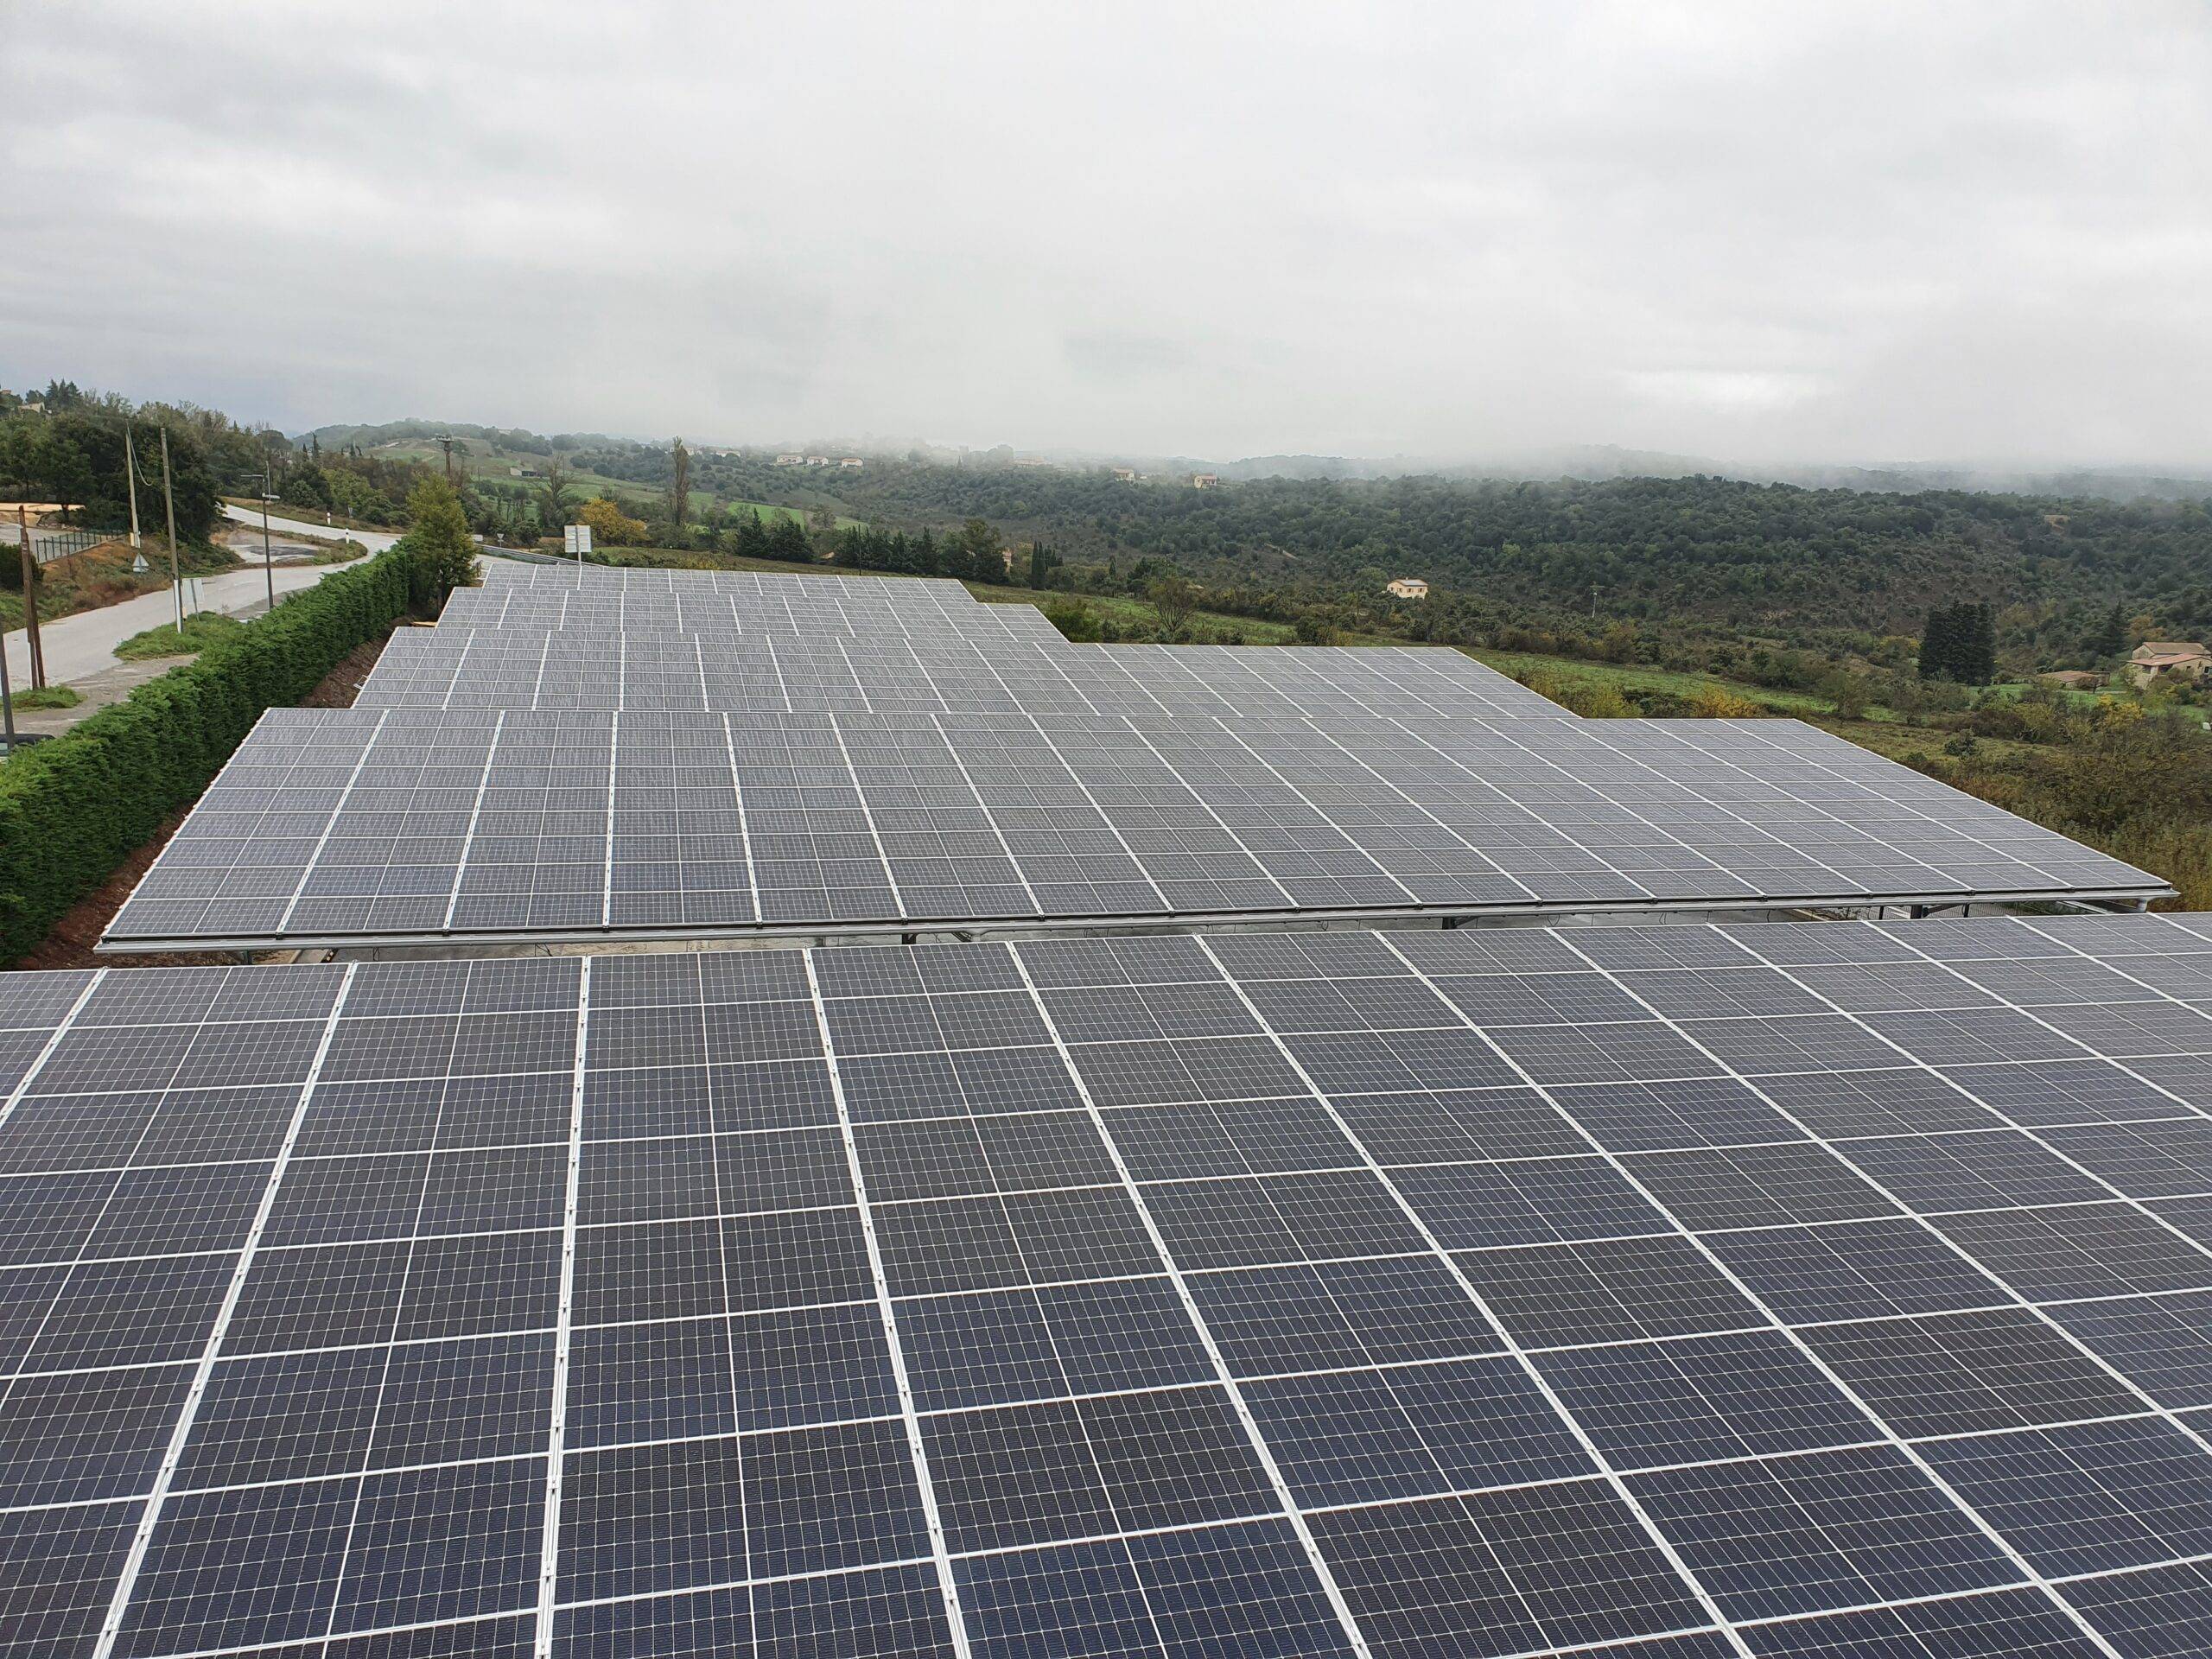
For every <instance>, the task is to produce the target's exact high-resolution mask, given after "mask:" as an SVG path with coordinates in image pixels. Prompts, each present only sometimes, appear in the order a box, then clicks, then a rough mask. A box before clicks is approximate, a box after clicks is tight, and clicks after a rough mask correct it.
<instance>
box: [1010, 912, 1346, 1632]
mask: <svg viewBox="0 0 2212 1659" xmlns="http://www.w3.org/2000/svg"><path fill="white" fill-rule="evenodd" d="M1007 959H1008V960H1009V961H1010V962H1011V963H1013V964H1014V971H1015V972H1016V973H1017V974H1019V975H1020V976H1021V983H1022V986H1023V988H1025V989H1027V992H1028V993H1029V1001H1030V1005H1031V1006H1032V1007H1033V1008H1035V1010H1036V1012H1037V1017H1038V1019H1039V1020H1041V1021H1043V1022H1044V1027H1045V1030H1046V1034H1047V1035H1048V1036H1050V1037H1051V1038H1052V1046H1053V1048H1054V1049H1055V1050H1056V1051H1057V1052H1058V1054H1059V1057H1060V1065H1061V1066H1062V1068H1063V1069H1064V1070H1065V1071H1066V1073H1067V1077H1068V1082H1069V1083H1070V1084H1071V1086H1072V1087H1073V1088H1074V1090H1075V1092H1076V1096H1077V1098H1078V1099H1080V1100H1081V1101H1082V1102H1083V1104H1084V1112H1085V1114H1086V1115H1087V1116H1089V1117H1090V1124H1091V1128H1092V1129H1093V1130H1094V1131H1095V1132H1096V1135H1097V1136H1098V1139H1099V1141H1101V1143H1103V1145H1104V1147H1105V1148H1106V1156H1107V1158H1108V1159H1109V1160H1111V1162H1112V1163H1113V1166H1114V1168H1115V1172H1116V1173H1117V1174H1118V1175H1119V1176H1120V1177H1121V1179H1122V1190H1123V1191H1124V1192H1126V1193H1127V1194H1128V1200H1129V1204H1130V1206H1131V1207H1132V1208H1133V1209H1134V1210H1135V1211H1136V1214H1137V1219H1138V1221H1139V1222H1140V1223H1141V1224H1142V1226H1143V1228H1144V1230H1145V1236H1147V1238H1148V1239H1149V1240H1150V1241H1151V1243H1152V1248H1153V1252H1154V1255H1157V1256H1158V1257H1159V1258H1160V1263H1161V1265H1162V1267H1163V1268H1165V1270H1166V1276H1167V1281H1168V1283H1169V1284H1171V1285H1173V1287H1174V1289H1175V1294H1176V1297H1177V1299H1178V1300H1180V1301H1181V1303H1182V1305H1183V1313H1184V1316H1185V1318H1187V1319H1189V1320H1190V1321H1191V1326H1192V1330H1193V1331H1194V1332H1196V1333H1197V1336H1198V1342H1199V1344H1200V1345H1201V1346H1203V1347H1204V1348H1205V1351H1206V1357H1207V1358H1208V1359H1209V1360H1211V1362H1212V1364H1213V1370H1214V1375H1215V1376H1216V1377H1217V1378H1218V1379H1219V1380H1220V1383H1221V1388H1222V1392H1223V1395H1224V1397H1225V1398H1226V1399H1227V1400H1228V1402H1229V1403H1230V1408H1232V1409H1233V1410H1234V1411H1235V1412H1236V1421H1237V1423H1238V1425H1239V1426H1240V1427H1242V1428H1243V1432H1244V1438H1245V1440H1247V1442H1249V1445H1250V1446H1251V1448H1252V1452H1253V1455H1254V1456H1255V1458H1257V1459H1259V1463H1260V1466H1261V1468H1262V1471H1264V1472H1265V1473H1266V1475H1267V1478H1268V1484H1269V1485H1271V1486H1272V1487H1273V1488H1274V1494H1275V1500H1276V1502H1277V1503H1280V1504H1281V1506H1282V1513H1283V1516H1284V1517H1285V1518H1286V1519H1287V1520H1288V1522H1290V1526H1291V1529H1292V1531H1293V1532H1294V1533H1296V1534H1297V1535H1298V1541H1299V1545H1300V1548H1301V1549H1302V1550H1303V1551H1304V1553H1305V1555H1306V1561H1307V1563H1308V1564H1309V1565H1310V1566H1311V1567H1313V1573H1314V1576H1315V1578H1316V1579H1317V1580H1319V1583H1320V1586H1321V1589H1322V1591H1323V1592H1324V1593H1325V1595H1326V1596H1327V1597H1328V1599H1329V1605H1330V1608H1331V1609H1332V1611H1334V1612H1335V1614H1336V1615H1337V1619H1338V1623H1339V1624H1342V1625H1343V1626H1344V1636H1345V1637H1346V1639H1347V1640H1349V1641H1350V1642H1351V1644H1352V1649H1353V1651H1354V1652H1355V1653H1357V1655H1359V1656H1360V1659H1373V1650H1372V1649H1370V1647H1369V1646H1368V1643H1367V1637H1366V1635H1365V1633H1364V1632H1363V1630H1361V1629H1360V1625H1359V1620H1358V1619H1357V1617H1355V1616H1354V1614H1353V1612H1352V1609H1351V1602H1350V1600H1348V1599H1346V1597H1345V1595H1344V1588H1343V1586H1341V1585H1339V1584H1338V1582H1337V1575H1336V1572H1335V1570H1334V1569H1333V1568H1332V1567H1330V1565H1329V1561H1328V1558H1327V1557H1326V1556H1325V1555H1324V1554H1322V1553H1321V1546H1320V1544H1319V1541H1317V1540H1316V1539H1315V1538H1314V1536H1313V1528H1312V1527H1311V1526H1309V1525H1308V1524H1307V1523H1306V1516H1305V1514H1304V1512H1303V1511H1302V1510H1300V1507H1299V1503H1298V1500H1297V1498H1296V1497H1294V1495H1293V1494H1292V1492H1291V1490H1290V1483H1289V1481H1288V1480H1287V1478H1285V1477H1284V1475H1283V1472H1282V1466H1281V1465H1280V1464H1278V1463H1277V1462H1276V1461H1275V1455H1274V1448H1273V1447H1271V1446H1269V1445H1268V1440H1267V1436H1266V1435H1265V1434H1263V1433H1262V1432H1261V1430H1260V1425H1259V1421H1258V1419H1256V1418H1255V1417H1254V1416H1253V1414H1252V1408H1251V1405H1250V1402H1248V1401H1247V1400H1246V1399H1245V1397H1244V1389H1243V1385H1242V1384H1241V1383H1239V1382H1238V1381H1237V1379H1236V1373H1235V1372H1233V1371H1232V1370H1230V1365H1229V1362H1228V1359H1227V1358H1226V1357H1224V1355H1223V1353H1222V1351H1221V1344H1219V1342H1218V1341H1217V1340H1216V1338H1215V1337H1214V1334H1213V1327H1212V1326H1211V1325H1209V1324H1208V1323H1207V1322H1206V1317H1205V1313H1204V1312H1203V1311H1201V1310H1200V1308H1199V1306H1198V1299H1197V1298H1196V1297H1194V1296H1192V1294H1191V1287H1190V1284H1189V1282H1188V1281H1186V1280H1185V1278H1184V1276H1183V1269H1182V1267H1181V1265H1180V1264H1179V1262H1177V1261H1176V1260H1175V1255H1174V1253H1173V1251H1172V1250H1171V1249H1168V1245H1167V1236H1166V1234H1165V1233H1163V1232H1162V1231H1161V1230H1160V1223H1159V1221H1158V1220H1157V1219H1156V1218H1155V1217H1154V1215H1153V1213H1152V1208H1151V1206H1150V1205H1147V1203H1146V1202H1145V1199H1144V1192H1143V1189H1142V1188H1141V1186H1140V1185H1138V1183H1137V1181H1136V1179H1135V1177H1134V1176H1132V1175H1131V1174H1130V1173H1129V1166H1128V1164H1127V1163H1126V1162H1124V1161H1123V1160H1122V1149H1121V1147H1120V1146H1119V1145H1117V1144H1116V1141H1115V1140H1114V1137H1113V1135H1112V1134H1111V1133H1109V1130H1108V1129H1107V1128H1106V1121H1105V1119H1104V1117H1103V1116H1101V1115H1100V1113H1099V1110H1098V1104H1097V1103H1096V1101H1095V1100H1093V1099H1092V1098H1091V1094H1090V1085H1089V1084H1086V1083H1085V1082H1084V1078H1083V1073H1082V1072H1081V1071H1078V1070H1077V1067H1076V1064H1075V1057H1074V1056H1073V1055H1072V1054H1071V1053H1070V1052H1069V1051H1068V1046H1067V1043H1066V1042H1065V1039H1063V1038H1062V1037H1061V1035H1060V1028H1059V1025H1058V1022H1057V1021H1056V1020H1053V1018H1052V1012H1051V1010H1050V1009H1048V1008H1047V1007H1046V1006H1045V999H1044V997H1043V996H1042V995H1040V994H1039V991H1038V989H1037V982H1036V981H1035V980H1033V978H1031V977H1030V975H1029V964H1028V963H1026V962H1024V961H1022V959H1021V953H1020V951H1019V950H1008V951H1007Z"/></svg>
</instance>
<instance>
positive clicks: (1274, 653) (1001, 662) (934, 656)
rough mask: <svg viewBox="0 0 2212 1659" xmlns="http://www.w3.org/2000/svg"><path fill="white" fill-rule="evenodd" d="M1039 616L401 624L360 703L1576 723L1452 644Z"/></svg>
mask: <svg viewBox="0 0 2212 1659" xmlns="http://www.w3.org/2000/svg"><path fill="white" fill-rule="evenodd" d="M981 608H982V607H978V609H979V610H981ZM997 608H998V609H1000V610H1021V611H1025V612H1026V613H1027V614H1028V615H1030V616H1033V617H1039V613H1038V612H1036V611H1034V610H1032V609H1029V607H997ZM985 614H987V615H988V614H989V613H985ZM1039 622H1040V623H1042V619H1041V617H1039ZM1042 626H1043V629H1044V632H1043V635H1042V637H1039V638H1034V639H1032V638H1026V637H1024V636H1023V633H1022V631H1020V630H1008V629H1001V628H996V627H995V626H974V627H970V628H968V629H965V630H962V631H957V632H946V631H941V630H939V631H926V630H920V629H910V630H909V631H908V632H905V633H903V634H886V635H881V636H863V635H849V634H840V633H838V632H836V630H835V629H834V628H822V629H810V630H807V631H804V632H798V633H769V632H764V631H760V630H755V631H753V632H745V633H736V632H720V633H715V632H681V631H677V630H656V629H650V628H639V627H623V628H613V627H585V626H575V627H567V628H560V629H532V628H515V627H502V628H488V627H484V628H467V627H460V626H455V625H454V624H453V623H451V622H447V623H443V624H441V625H440V626H437V627H435V628H409V629H404V630H402V631H401V632H397V633H396V634H394V635H393V636H392V638H391V641H390V643H388V644H387V645H385V650H384V652H383V655H382V656H381V657H380V658H378V662H377V665H376V667H375V669H374V670H373V671H372V672H371V673H370V675H369V677H368V679H367V681H366V682H365V683H364V684H363V686H362V688H361V691H360V695H359V697H358V698H357V699H356V700H355V704H354V706H355V707H357V708H376V709H391V708H416V709H539V710H552V709H691V710H698V711H706V710H719V709H758V708H769V709H783V710H785V711H786V712H790V713H809V712H811V711H813V710H816V709H855V710H858V711H859V712H861V713H891V712H897V711H902V710H903V711H910V712H920V711H928V712H932V713H940V714H961V713H983V712H988V711H991V710H998V709H1003V710H1009V711H1013V712H1015V713H1019V712H1020V711H1023V710H1028V711H1031V712H1034V713H1039V714H1042V713H1048V712H1058V713H1070V714H1121V715H1135V716H1154V715H1232V716H1242V715H1324V714H1329V715H1340V714H1350V715H1382V716H1386V717H1395V716H1397V715H1422V716H1449V715H1465V716H1470V717H1475V718H1496V717H1499V716H1506V715H1514V716H1519V715H1531V716H1540V717H1545V718H1550V719H1572V718H1573V716H1572V715H1569V714H1568V712H1567V710H1566V709H1562V708H1561V707H1560V705H1559V704H1557V703H1555V702H1552V701H1551V700H1550V699H1548V698H1547V697H1544V696H1539V695H1538V694H1537V693H1535V692H1534V691H1531V690H1529V689H1528V688H1527V687H1526V686H1523V685H1521V684H1519V683H1516V682H1515V681H1513V680H1510V679H1508V678H1507V677H1505V676H1504V675H1503V674H1500V673H1497V671H1494V670H1492V669H1489V668H1486V667H1484V665H1483V664H1480V663H1478V662H1476V661H1474V660H1473V659H1472V658H1469V657H1466V656H1464V655H1462V654H1461V653H1459V652H1456V651H1446V650H1442V649H1434V650H1377V649H1373V648H1358V647H1338V646H1319V647H1313V648H1309V649H1305V650H1299V651H1289V650H1285V649H1283V648H1281V647H1280V646H1274V645H1255V646H1235V645H1180V646H1167V645H1071V644H1069V643H1067V642H1066V641H1065V640H1063V639H1061V638H1060V637H1059V635H1058V633H1057V632H1053V631H1052V627H1051V625H1050V624H1049V623H1042Z"/></svg>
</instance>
